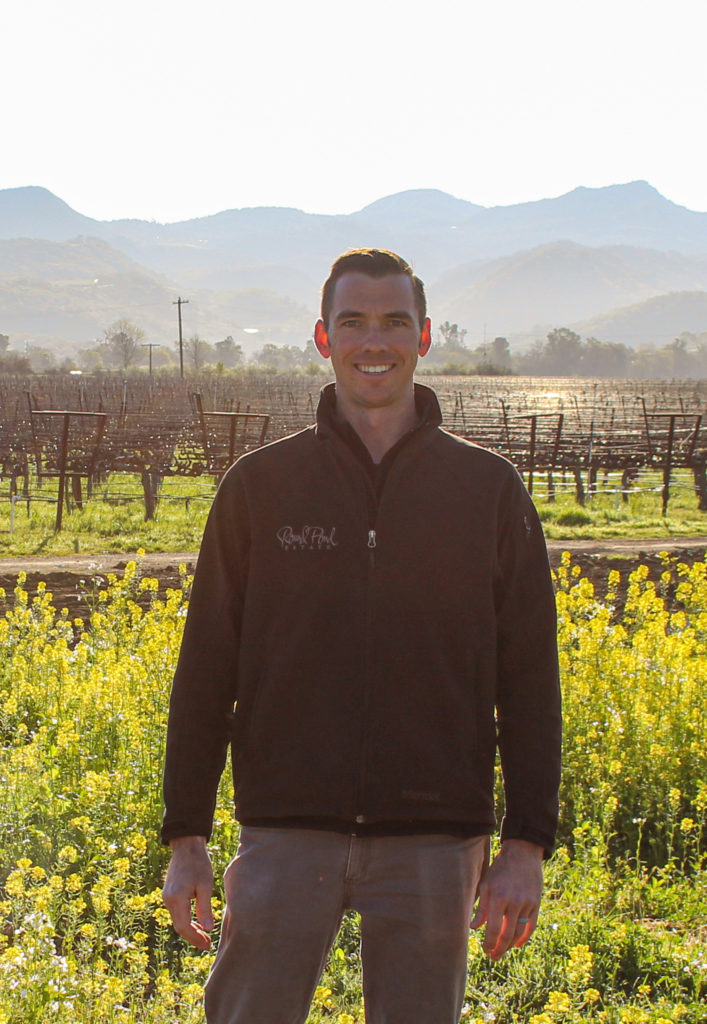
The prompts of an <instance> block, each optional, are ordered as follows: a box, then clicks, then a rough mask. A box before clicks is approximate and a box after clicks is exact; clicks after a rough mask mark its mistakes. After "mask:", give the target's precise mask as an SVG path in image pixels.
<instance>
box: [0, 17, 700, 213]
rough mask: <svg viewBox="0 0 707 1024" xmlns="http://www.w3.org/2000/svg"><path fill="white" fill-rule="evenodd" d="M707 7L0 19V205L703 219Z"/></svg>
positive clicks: (114, 210)
mask: <svg viewBox="0 0 707 1024" xmlns="http://www.w3.org/2000/svg"><path fill="white" fill-rule="evenodd" d="M706 37H707V4H705V3H704V0H672V2H671V3H669V4H660V5H648V4H647V3H646V2H645V0H640V2H638V0H610V2H609V0H593V2H592V3H587V2H584V0H562V2H559V0H534V2H533V3H529V2H528V0H505V2H504V3H492V2H489V0H483V3H480V2H478V0H466V2H465V0H428V2H427V3H421V2H420V0H409V2H407V3H401V2H398V0H356V2H355V3H352V4H345V3H332V2H331V0H298V2H297V3H276V2H274V0H248V2H247V3H245V2H244V0H231V2H230V3H226V2H224V0H218V2H214V0H199V2H198V3H189V4H187V3H184V2H183V0H170V2H167V0H122V2H121V3H120V4H110V5H103V4H97V3H96V2H95V0H64V2H63V3H62V4H57V3H56V2H55V0H23V2H22V3H21V4H20V3H12V4H11V3H7V4H4V5H3V10H2V13H0V38H1V39H2V40H3V47H2V50H3V54H2V75H3V90H2V97H1V98H0V153H1V154H2V155H1V156H0V188H14V187H18V186H23V185H41V186H44V187H45V188H47V189H49V190H50V191H52V192H54V193H55V194H56V195H57V196H59V197H60V198H61V199H63V200H65V201H66V202H67V203H68V204H69V205H70V206H72V207H73V208H74V209H75V210H77V211H78V212H80V213H83V214H85V215H87V216H90V217H95V218H97V219H99V220H113V219H118V218H123V217H136V218H140V219H145V220H156V221H162V222H168V221H178V220H186V219H190V218H192V217H198V216H204V215H207V214H210V213H216V212H219V211H221V210H226V209H236V208H243V207H249V206H292V207H296V208H298V209H302V210H306V211H308V212H311V213H329V214H331V213H351V212H353V211H354V210H358V209H361V208H362V207H363V206H365V205H366V204H368V203H370V202H373V201H374V200H376V199H379V198H381V197H383V196H386V195H391V194H393V193H396V192H402V191H405V190H407V189H415V188H436V189H441V190H442V191H445V192H449V193H451V194H452V195H454V196H457V197H459V198H462V199H467V200H469V201H471V202H474V203H479V204H480V205H483V206H506V205H510V204H513V203H520V202H527V201H531V200H536V199H542V198H546V197H550V196H558V195H562V194H563V193H566V192H569V191H571V190H572V189H573V188H576V187H577V186H580V185H584V186H588V187H600V186H604V185H611V184H617V183H623V182H628V181H634V180H637V179H644V180H647V181H649V182H650V183H651V184H652V185H653V186H655V188H657V189H658V191H659V192H661V193H662V194H663V195H664V196H666V197H667V198H668V199H671V200H673V202H676V203H678V204H680V205H683V206H687V207H689V208H690V209H693V210H700V211H707V174H706V173H705V164H706V162H707V132H706V131H705V125H706V124H707V111H706V109H705V107H706V97H707V61H706V60H705V58H704V40H705V38H706Z"/></svg>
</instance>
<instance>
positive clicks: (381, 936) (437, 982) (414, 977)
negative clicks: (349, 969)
mask: <svg viewBox="0 0 707 1024" xmlns="http://www.w3.org/2000/svg"><path fill="white" fill-rule="evenodd" d="M487 856H488V840H487V839H486V837H479V838H475V839H456V838H454V837H451V836H442V835H418V836H377V837H374V838H372V837H367V838H356V837H353V836H345V835H339V834H338V833H335V832H323V831H316V830H310V829H279V828H243V829H242V832H241V843H240V846H239V849H238V853H237V855H236V857H235V859H234V860H233V861H232V863H231V864H230V865H229V867H228V869H227V870H226V874H225V878H224V881H225V891H226V911H225V914H224V920H223V928H222V932H221V941H220V944H219V948H218V954H217V956H216V961H215V963H214V966H213V970H212V972H211V975H210V976H209V979H208V982H207V984H206V995H205V1008H206V1019H207V1021H208V1024H303V1022H304V1021H305V1020H306V1018H307V1014H308V1012H309V1008H310V1004H311V1001H312V996H313V994H314V990H315V988H316V985H317V983H318V981H319V978H320V976H321V973H322V970H323V969H324V965H325V962H326V958H327V955H328V953H329V950H330V949H331V946H332V943H333V941H334V939H335V938H336V934H337V931H338V928H339V924H340V921H341V918H342V915H343V913H344V911H346V910H349V909H352V910H355V911H358V913H359V914H360V915H361V959H362V964H363V993H364V1002H365V1008H366V1021H367V1022H368V1024H457V1022H458V1020H459V1015H460V1012H461V1008H462V1002H463V998H464V988H465V983H466V964H467V947H468V937H469V921H470V919H471V915H472V908H473V904H474V901H475V898H476V890H477V887H478V883H479V880H480V878H481V875H482V873H483V870H484V868H485V865H486V860H487Z"/></svg>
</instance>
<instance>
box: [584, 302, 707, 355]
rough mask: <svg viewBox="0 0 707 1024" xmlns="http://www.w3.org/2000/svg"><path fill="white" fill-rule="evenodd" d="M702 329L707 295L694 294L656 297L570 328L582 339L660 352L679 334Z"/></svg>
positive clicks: (694, 332) (705, 314)
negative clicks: (659, 350) (659, 349)
mask: <svg viewBox="0 0 707 1024" xmlns="http://www.w3.org/2000/svg"><path fill="white" fill-rule="evenodd" d="M676 323H680V324H681V325H682V326H681V328H680V330H679V331H676V330H675V324H676ZM705 325H707V292H705V291H698V292H673V293H671V294H669V295H657V296H655V297H654V298H652V299H647V300H646V301H645V302H640V303H637V304H636V305H633V306H626V307H624V308H622V309H614V310H611V312H609V313H605V314H603V315H602V316H595V317H591V318H590V319H588V320H582V321H579V322H578V323H575V324H572V325H571V327H572V329H573V330H575V331H577V333H578V334H581V335H582V336H583V337H585V338H591V337H594V338H599V339H600V340H601V341H609V342H621V343H622V344H624V345H629V346H630V347H631V348H637V347H642V346H644V345H655V346H656V347H657V348H660V347H662V346H663V345H667V344H669V343H670V342H672V341H674V340H675V338H676V337H677V335H678V334H682V332H683V331H689V332H690V333H691V334H700V333H701V332H703V331H705V329H706V326H705Z"/></svg>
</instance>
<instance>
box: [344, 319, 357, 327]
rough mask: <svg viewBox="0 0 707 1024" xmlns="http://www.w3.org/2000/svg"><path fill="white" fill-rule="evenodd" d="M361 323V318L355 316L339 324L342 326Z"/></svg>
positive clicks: (354, 325)
mask: <svg viewBox="0 0 707 1024" xmlns="http://www.w3.org/2000/svg"><path fill="white" fill-rule="evenodd" d="M359 324H360V320H354V319H353V318H351V319H349V320H342V321H341V323H340V324H339V326H340V327H358V326H359Z"/></svg>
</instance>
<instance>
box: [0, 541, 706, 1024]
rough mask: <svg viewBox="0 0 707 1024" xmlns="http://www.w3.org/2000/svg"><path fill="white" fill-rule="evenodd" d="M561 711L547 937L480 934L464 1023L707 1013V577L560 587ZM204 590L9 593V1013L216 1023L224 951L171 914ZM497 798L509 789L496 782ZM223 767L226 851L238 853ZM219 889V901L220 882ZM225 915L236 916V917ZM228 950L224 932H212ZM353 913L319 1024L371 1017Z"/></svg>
mask: <svg viewBox="0 0 707 1024" xmlns="http://www.w3.org/2000/svg"><path fill="white" fill-rule="evenodd" d="M556 583H557V608H558V618H559V630H558V639H559V648H560V659H561V670H562V679H563V690H564V703H565V759H564V760H565V764H564V778H563V788H562V793H561V822H560V833H559V847H558V850H557V852H556V853H555V856H554V857H553V859H552V860H551V861H550V862H549V863H548V865H547V868H546V883H547V884H546V896H545V901H544V904H543V912H542V914H541V920H540V924H539V928H538V931H537V932H536V934H535V935H534V936H533V940H532V942H531V943H530V944H529V945H528V946H527V947H526V948H525V949H523V950H517V951H513V952H512V953H511V954H509V956H508V957H507V958H506V959H505V960H504V961H502V962H501V963H498V964H491V963H490V962H489V961H487V960H486V959H485V957H484V956H483V954H482V952H481V949H480V942H479V937H478V936H477V935H476V934H474V935H473V936H472V937H471V938H470V944H469V981H468V989H467V1003H466V1006H465V1009H464V1014H463V1018H462V1020H463V1021H467V1022H473V1024H482V1022H488V1021H495V1022H497V1024H561V1022H562V1024H580V1022H585V1021H588V1022H596V1024H680V1022H684V1024H704V1021H705V1020H706V1019H707V1010H706V1004H705V996H706V995H707V932H706V931H705V918H706V915H707V871H706V868H707V863H706V855H707V853H706V847H705V843H706V841H707V745H706V744H705V734H706V730H707V657H706V655H707V565H706V564H705V563H704V562H697V563H695V564H694V565H692V566H688V565H686V564H680V563H678V564H676V563H675V562H674V561H671V560H670V559H669V558H667V557H666V558H665V559H664V569H663V575H662V577H661V579H660V580H659V581H658V583H657V584H655V583H653V582H651V581H650V580H649V579H648V578H647V571H646V569H645V568H644V567H639V568H637V569H636V570H635V571H634V572H633V573H632V574H631V576H630V579H628V580H621V581H620V580H619V578H618V573H616V572H612V573H610V574H609V578H608V581H607V584H608V591H607V593H606V596H605V598H604V599H603V600H601V601H600V600H598V599H597V597H596V596H595V594H594V591H593V588H592V585H591V583H590V582H589V581H588V580H587V579H585V578H583V577H582V576H581V575H580V574H579V572H578V570H577V569H576V568H575V567H573V565H572V564H571V562H570V560H569V557H565V558H564V559H563V561H562V563H561V565H560V567H559V569H558V571H557V574H556ZM189 586H190V580H189V578H188V577H187V576H186V571H185V570H182V575H181V579H180V580H179V582H178V584H177V585H176V586H175V587H173V588H172V589H170V590H168V591H167V592H165V593H160V592H159V590H158V585H157V581H156V580H154V579H152V578H150V577H145V576H142V575H141V573H140V569H139V565H138V564H136V563H135V562H131V563H130V564H128V566H127V568H126V570H125V572H124V574H123V575H122V576H117V575H108V576H107V577H100V576H93V577H89V578H87V579H86V581H85V585H84V601H85V604H86V607H87V612H88V614H87V615H86V616H84V617H82V618H80V619H75V620H73V619H70V618H69V617H68V615H67V614H66V613H65V612H64V613H61V612H57V611H56V610H55V608H54V607H53V603H52V597H51V594H49V593H47V592H46V588H44V587H40V589H39V593H38V594H37V596H36V597H35V598H30V597H29V596H28V594H27V591H26V589H25V587H24V580H23V578H22V577H20V579H19V580H18V584H17V586H16V588H15V590H14V593H12V592H9V593H7V595H5V594H4V593H0V612H1V613H2V617H1V618H0V650H1V651H2V659H0V737H1V741H0V779H1V782H2V802H1V804H0V1022H2V1024H47V1022H50V1024H118V1022H126V1024H177V1022H180V1024H200V1022H201V1021H202V1020H203V1015H202V1011H201V1008H200V1000H201V994H202V985H203V982H204V979H205V976H206V973H207V971H208V968H209V965H210V964H211V962H212V957H213V953H212V952H208V953H206V954H200V953H197V952H196V951H195V950H192V949H188V948H187V947H186V946H185V945H184V944H183V943H182V941H181V940H180V939H178V938H177V937H176V936H175V934H174V932H173V931H172V930H171V927H170V925H169V918H168V915H167V913H166V911H165V910H164V908H163V907H162V906H161V901H160V886H161V878H162V873H163V871H164V867H165V864H166V852H165V850H164V849H163V848H162V847H161V846H160V844H159V839H158V827H159V822H160V817H161V804H160V775H161V764H162V757H163V744H164V733H165V720H166V708H167V697H168V691H169V686H170V683H171V677H172V673H173V670H174V665H175V661H176V657H177V652H178V648H179V641H180V636H181V630H182V626H183V622H184V614H185V609H186V602H187V600H188V592H189ZM499 802H500V789H499ZM231 806H232V804H231V792H230V773H229V772H228V771H227V772H226V773H225V777H224V781H223V784H222V789H221V792H220V794H219V801H218V806H217V811H216V827H215V832H214V836H213V838H212V841H211V844H210V849H211V852H212V855H213V858H214V862H215V867H216V872H217V875H218V876H220V875H221V873H222V871H223V869H224V867H225V865H226V863H227V861H228V859H229V858H230V856H231V854H232V852H233V850H234V849H235V845H236V842H237V826H236V825H235V823H234V821H233V819H232V812H231ZM218 895H219V897H220V896H221V893H220V889H219V890H218ZM220 908H221V904H220V903H218V905H217V920H218V918H219V915H220ZM214 940H215V937H214ZM359 972H360V962H359V953H358V925H357V921H356V919H355V918H354V917H347V918H346V919H345V921H344V924H343V926H342V929H341V931H340V933H339V936H338V938H337V940H336V943H335V947H334V950H333V952H332V956H331V958H330V961H329V963H328V965H327V968H326V973H325V975H324V977H323V979H322V982H321V985H320V986H319V988H318V989H317V992H316V996H315V1001H314V1005H313V1009H312V1013H311V1016H310V1024H326V1022H331V1024H363V1020H364V1016H363V1009H362V1001H361V989H360V978H359Z"/></svg>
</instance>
